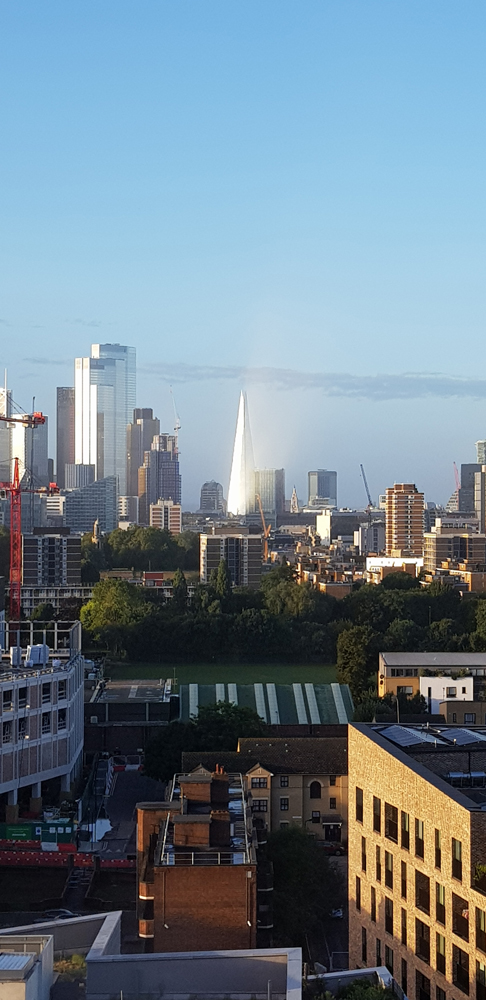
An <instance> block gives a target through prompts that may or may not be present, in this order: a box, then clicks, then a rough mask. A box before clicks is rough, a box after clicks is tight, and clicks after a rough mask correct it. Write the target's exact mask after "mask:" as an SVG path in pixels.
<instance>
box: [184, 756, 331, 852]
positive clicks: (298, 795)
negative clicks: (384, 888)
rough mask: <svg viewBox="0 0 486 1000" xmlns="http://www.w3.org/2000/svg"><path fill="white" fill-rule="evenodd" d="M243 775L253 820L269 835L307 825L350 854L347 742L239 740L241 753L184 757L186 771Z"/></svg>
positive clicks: (313, 831)
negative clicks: (216, 769) (203, 769)
mask: <svg viewBox="0 0 486 1000" xmlns="http://www.w3.org/2000/svg"><path fill="white" fill-rule="evenodd" d="M218 762H219V763H221V764H222V765H223V766H224V767H225V768H226V769H227V770H231V771H241V772H242V774H243V777H244V779H245V781H246V786H247V789H248V790H249V791H250V792H251V796H252V809H253V813H254V815H256V814H257V815H258V817H259V818H260V819H261V820H262V822H263V823H264V824H265V825H266V827H267V828H268V829H269V830H279V829H284V828H285V827H287V826H289V825H290V824H296V825H298V826H303V827H304V828H305V829H307V831H308V832H309V833H312V834H313V835H314V836H315V837H316V838H317V839H318V840H324V841H326V842H327V843H329V844H333V845H334V846H335V850H336V853H337V852H338V851H340V850H342V851H345V849H346V844H347V839H348V836H347V835H348V777H347V771H348V754H347V739H346V737H333V738H319V737H318V738H313V737H304V738H301V739H299V738H297V739H292V738H287V739H285V738H278V737H275V736H270V737H261V736H259V737H255V738H246V739H240V740H239V742H238V752H236V753H221V752H218V753H201V752H200V751H191V752H190V753H189V752H187V753H183V755H182V767H183V769H184V770H192V769H193V768H195V767H197V766H198V764H201V765H202V766H203V767H206V768H210V769H213V768H214V767H215V765H216V763H218Z"/></svg>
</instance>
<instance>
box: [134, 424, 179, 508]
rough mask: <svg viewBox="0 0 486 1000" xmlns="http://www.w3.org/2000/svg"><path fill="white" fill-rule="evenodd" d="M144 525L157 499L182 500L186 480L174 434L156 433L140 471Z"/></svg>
mask: <svg viewBox="0 0 486 1000" xmlns="http://www.w3.org/2000/svg"><path fill="white" fill-rule="evenodd" d="M138 497H139V518H140V524H148V523H149V519H150V504H151V503H157V500H173V501H174V503H179V504H180V502H181V499H182V480H181V474H180V471H179V450H178V447H177V437H176V435H174V434H156V435H155V437H154V439H153V441H152V447H151V448H150V451H146V452H145V455H144V461H143V466H142V467H141V468H140V469H139V471H138Z"/></svg>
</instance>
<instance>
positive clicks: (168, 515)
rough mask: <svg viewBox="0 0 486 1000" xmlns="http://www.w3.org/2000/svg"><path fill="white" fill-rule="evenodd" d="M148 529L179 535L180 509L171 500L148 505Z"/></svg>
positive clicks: (180, 526)
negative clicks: (157, 529)
mask: <svg viewBox="0 0 486 1000" xmlns="http://www.w3.org/2000/svg"><path fill="white" fill-rule="evenodd" d="M150 527H151V528H159V530H161V531H162V530H165V531H169V532H170V534H171V535H180V533H181V531H182V507H181V505H180V503H173V501H172V500H157V503H151V504H150Z"/></svg>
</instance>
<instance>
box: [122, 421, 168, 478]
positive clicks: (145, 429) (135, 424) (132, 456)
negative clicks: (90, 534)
mask: <svg viewBox="0 0 486 1000" xmlns="http://www.w3.org/2000/svg"><path fill="white" fill-rule="evenodd" d="M157 434H160V420H159V419H158V418H157V417H154V411H153V410H151V409H149V408H148V407H147V408H136V409H135V410H134V411H133V420H132V422H131V424H128V425H127V496H129V497H136V496H138V470H139V468H140V466H141V465H143V456H144V454H145V452H146V451H149V449H150V447H151V444H152V441H153V439H154V437H155V436H156V435H157Z"/></svg>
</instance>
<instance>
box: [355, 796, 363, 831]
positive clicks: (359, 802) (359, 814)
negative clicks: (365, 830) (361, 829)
mask: <svg viewBox="0 0 486 1000" xmlns="http://www.w3.org/2000/svg"><path fill="white" fill-rule="evenodd" d="M356 822H357V823H362V822H363V789H362V788H357V789H356Z"/></svg>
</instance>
